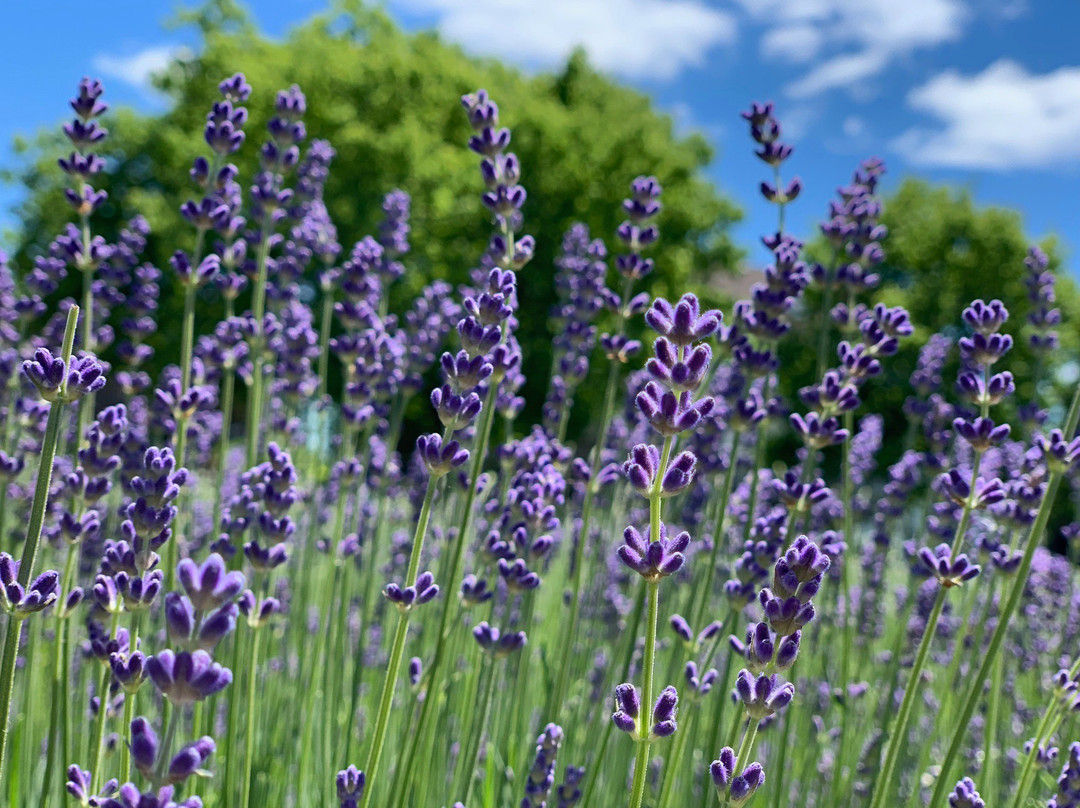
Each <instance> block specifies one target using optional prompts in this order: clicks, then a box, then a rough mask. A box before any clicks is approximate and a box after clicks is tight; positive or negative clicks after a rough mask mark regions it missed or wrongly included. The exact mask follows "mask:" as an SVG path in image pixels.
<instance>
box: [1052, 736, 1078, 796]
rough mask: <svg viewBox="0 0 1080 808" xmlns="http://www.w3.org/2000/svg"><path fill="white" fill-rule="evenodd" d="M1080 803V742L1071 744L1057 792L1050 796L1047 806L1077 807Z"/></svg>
mask: <svg viewBox="0 0 1080 808" xmlns="http://www.w3.org/2000/svg"><path fill="white" fill-rule="evenodd" d="M1077 805H1080V743H1078V742H1074V743H1072V744H1070V745H1069V760H1068V761H1067V762H1066V763H1065V766H1064V768H1062V770H1061V776H1060V777H1059V778H1058V781H1057V793H1056V794H1054V796H1053V797H1051V798H1050V802H1048V803H1047V808H1076V806H1077Z"/></svg>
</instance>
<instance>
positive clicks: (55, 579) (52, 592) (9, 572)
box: [0, 553, 60, 620]
mask: <svg viewBox="0 0 1080 808" xmlns="http://www.w3.org/2000/svg"><path fill="white" fill-rule="evenodd" d="M20 565H21V562H19V561H16V560H15V559H13V558H12V557H11V556H9V555H8V554H7V553H0V593H2V596H3V598H2V600H0V608H2V609H3V611H4V612H5V613H6V614H8V615H11V616H12V617H13V618H14V619H16V620H23V619H25V618H27V617H29V616H30V615H31V614H33V613H34V612H40V611H41V610H42V609H47V608H48V607H49V606H51V605H52V604H53V603H55V602H56V600H57V598H58V597H59V596H60V575H59V574H58V573H56V572H54V571H53V570H48V571H46V572H43V573H41V574H40V575H38V576H37V577H36V578H35V579H34V580H33V582H31V583H30V584H29V585H28V586H27V585H26V584H23V583H22V582H20V580H19V567H20Z"/></svg>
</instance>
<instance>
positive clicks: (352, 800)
mask: <svg viewBox="0 0 1080 808" xmlns="http://www.w3.org/2000/svg"><path fill="white" fill-rule="evenodd" d="M337 796H338V801H339V802H340V803H341V805H340V808H357V806H359V805H360V799H361V797H363V796H364V773H363V772H362V771H360V770H359V769H357V768H356V767H355V766H349V768H347V769H343V770H342V771H339V772H338V773H337Z"/></svg>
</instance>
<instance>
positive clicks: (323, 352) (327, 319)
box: [319, 288, 334, 401]
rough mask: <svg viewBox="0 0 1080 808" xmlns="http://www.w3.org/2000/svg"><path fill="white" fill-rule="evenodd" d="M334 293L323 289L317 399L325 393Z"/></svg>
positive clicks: (328, 368)
mask: <svg viewBox="0 0 1080 808" xmlns="http://www.w3.org/2000/svg"><path fill="white" fill-rule="evenodd" d="M333 317H334V293H333V290H332V289H326V288H324V289H323V300H322V316H321V318H320V320H319V400H320V401H321V400H322V399H323V398H325V397H326V394H327V378H326V377H327V376H328V375H329V370H330V331H331V330H332V328H333V324H334V320H333Z"/></svg>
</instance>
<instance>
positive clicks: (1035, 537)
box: [930, 426, 1075, 805]
mask: <svg viewBox="0 0 1080 808" xmlns="http://www.w3.org/2000/svg"><path fill="white" fill-rule="evenodd" d="M1074 429H1075V426H1074ZM1061 477H1062V475H1061V474H1060V473H1059V472H1053V473H1051V474H1050V480H1049V482H1048V484H1047V487H1046V492H1045V493H1044V494H1043V498H1042V502H1041V503H1040V504H1039V514H1038V516H1037V517H1036V518H1035V523H1034V524H1033V525H1032V526H1031V531H1030V532H1029V533H1028V536H1027V542H1026V546H1025V549H1024V557H1023V559H1022V560H1021V562H1020V568H1019V569H1018V570H1017V572H1016V576H1015V580H1014V581H1013V585H1012V588H1011V589H1010V590H1009V597H1008V600H1006V601H1005V606H1004V608H1003V609H1002V611H1001V615H1000V616H999V617H998V623H997V626H996V627H995V628H994V633H993V635H992V636H991V637H990V646H989V647H988V648H987V651H986V655H985V656H984V657H983V658H982V663H981V664H980V665H979V671H978V673H977V674H976V675H975V676H974V677H973V678H972V679H969V680H968V689H967V692H966V694H965V697H964V706H963V708H962V709H961V712H960V717H959V720H958V721H957V722H956V723H955V725H954V728H953V735H952V739H951V741H950V743H949V749H948V751H947V752H946V753H945V758H944V759H943V760H942V763H941V773H940V774H939V775H938V782H937V784H936V785H935V787H934V795H935V797H934V799H933V800H931V802H930V804H931V805H937V804H939V803H940V799H941V798H942V797H943V796H944V794H945V791H946V790H947V788H948V786H947V785H946V784H947V783H948V778H949V772H950V770H951V768H952V764H953V763H954V762H955V760H956V756H957V755H958V754H959V753H960V747H961V746H962V745H963V743H964V738H965V737H966V735H967V729H968V725H969V724H970V723H971V717H972V716H973V715H974V714H975V707H976V706H977V705H978V703H979V697H980V696H981V695H982V692H983V685H984V683H985V682H986V680H987V678H988V677H989V675H990V669H991V667H992V666H993V664H994V659H995V657H996V656H997V655H998V652H999V651H1000V650H1001V645H1002V643H1003V642H1004V640H1005V634H1006V632H1007V631H1008V628H1009V623H1010V622H1011V620H1012V617H1013V614H1015V612H1016V608H1017V606H1019V605H1020V598H1021V596H1022V595H1023V593H1024V585H1025V583H1026V582H1027V577H1028V573H1029V572H1030V571H1031V562H1032V559H1033V558H1034V557H1035V550H1036V548H1037V547H1038V546H1039V543H1040V541H1041V539H1042V534H1043V531H1044V530H1045V529H1046V523H1047V521H1048V519H1049V518H1050V506H1051V505H1052V504H1053V502H1054V497H1055V495H1056V494H1057V490H1058V486H1059V485H1060V484H1061Z"/></svg>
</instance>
